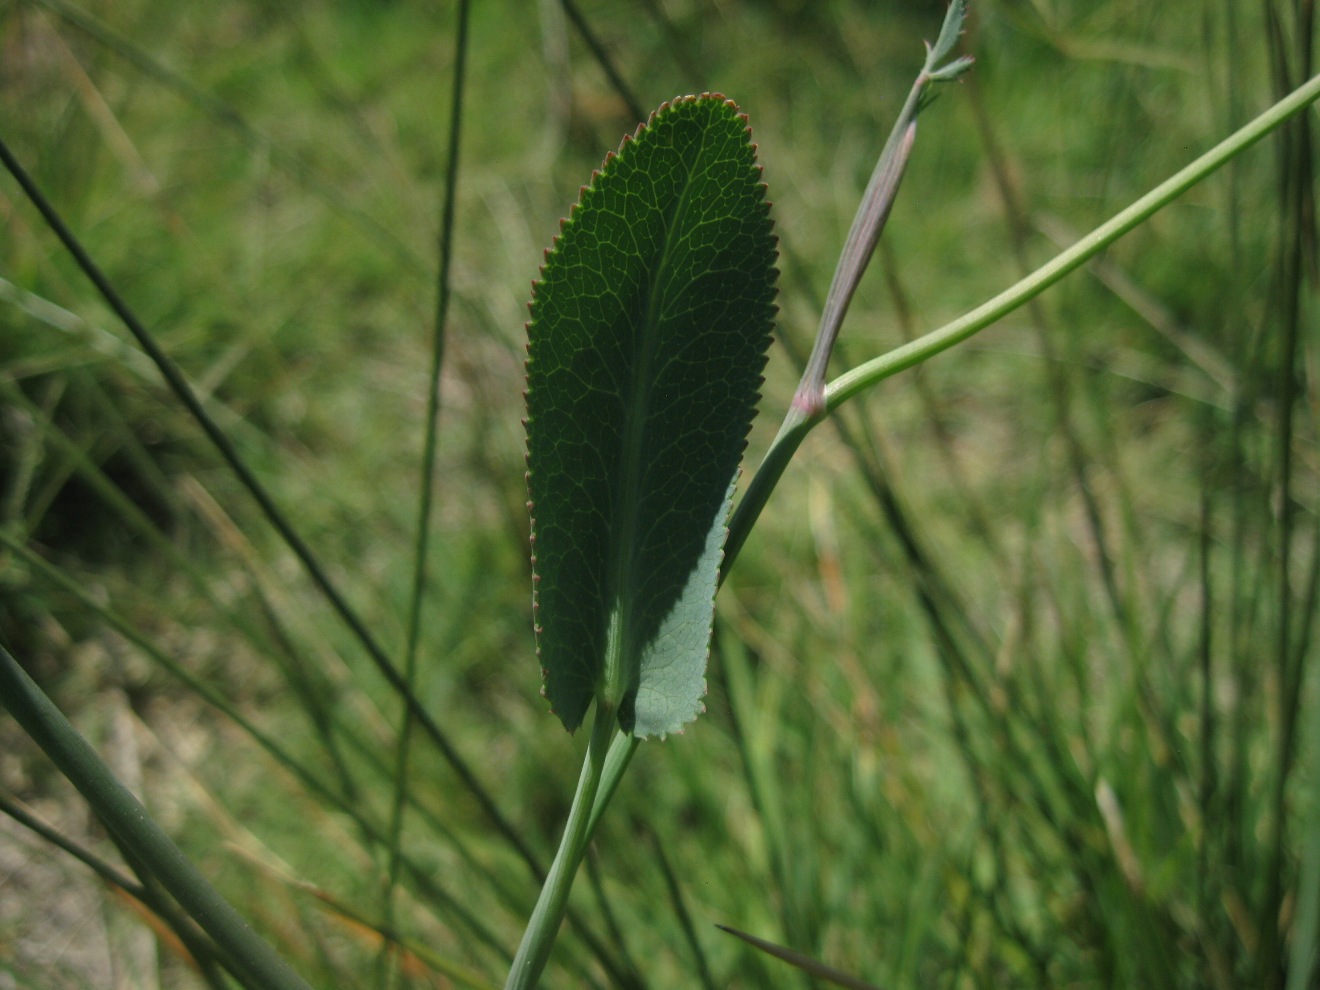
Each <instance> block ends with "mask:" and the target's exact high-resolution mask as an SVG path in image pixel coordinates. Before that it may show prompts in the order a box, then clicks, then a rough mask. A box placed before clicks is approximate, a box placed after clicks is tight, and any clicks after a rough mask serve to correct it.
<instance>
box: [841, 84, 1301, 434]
mask: <svg viewBox="0 0 1320 990" xmlns="http://www.w3.org/2000/svg"><path fill="white" fill-rule="evenodd" d="M1316 99H1320V76H1316V77H1315V78H1313V79H1311V80H1310V81H1308V82H1307V83H1305V84H1304V85H1302V86H1300V87H1298V88H1297V89H1295V90H1294V91H1293V92H1292V93H1290V94H1289V95H1288V96H1286V97H1284V98H1283V99H1282V100H1280V101H1279V102H1278V103H1276V104H1274V106H1272V107H1270V108H1269V109H1268V110H1266V111H1265V112H1264V113H1262V114H1260V116H1258V117H1256V119H1255V120H1253V121H1252V122H1251V123H1249V124H1247V125H1246V126H1245V127H1243V128H1241V129H1240V130H1238V131H1237V132H1236V133H1234V134H1233V135H1231V136H1230V137H1227V138H1225V139H1224V140H1223V141H1221V142H1220V143H1219V144H1217V145H1215V146H1214V147H1213V148H1211V149H1210V150H1209V151H1207V152H1206V153H1205V154H1203V155H1202V156H1201V157H1200V158H1198V159H1196V161H1194V162H1192V163H1191V164H1190V165H1188V166H1187V167H1186V168H1184V169H1182V170H1181V171H1180V172H1178V173H1176V174H1175V175H1173V176H1172V177H1171V178H1169V179H1166V180H1165V181H1164V182H1162V183H1160V184H1159V185H1158V186H1156V187H1155V188H1154V189H1152V190H1151V191H1150V192H1148V193H1147V194H1146V195H1144V196H1142V197H1141V198H1140V199H1138V200H1137V201H1136V202H1135V203H1133V204H1132V205H1131V206H1129V207H1128V208H1127V209H1125V210H1123V211H1121V212H1120V213H1118V214H1116V215H1115V216H1113V217H1112V218H1110V219H1109V220H1108V221H1106V222H1105V223H1103V224H1101V225H1100V226H1099V227H1097V228H1096V229H1095V230H1093V231H1091V233H1089V234H1087V235H1086V236H1085V237H1083V238H1082V239H1081V240H1079V241H1078V242H1077V243H1076V244H1074V245H1073V246H1072V247H1070V248H1068V249H1067V250H1066V251H1063V252H1061V253H1060V254H1058V255H1056V256H1055V257H1054V258H1053V259H1052V260H1051V261H1049V262H1048V263H1046V264H1044V265H1042V266H1041V267H1040V268H1038V269H1036V271H1034V272H1032V273H1031V274H1030V275H1028V276H1027V277H1026V278H1024V279H1022V280H1021V281H1019V282H1018V283H1017V284H1016V285H1014V286H1012V287H1011V288H1008V289H1006V290H1004V291H1003V292H1001V293H1000V294H999V295H997V296H995V297H994V298H993V299H991V300H990V301H989V302H987V303H984V304H983V305H981V306H978V307H977V308H976V309H974V310H972V311H971V312H970V313H968V314H967V315H966V316H963V317H961V318H960V319H957V320H954V321H953V322H952V323H949V324H947V325H945V326H943V327H941V328H940V329H938V330H934V331H932V332H931V333H928V334H926V335H925V336H924V337H921V338H919V339H917V340H914V341H913V342H912V343H910V344H905V345H904V346H902V347H898V348H895V349H894V350H892V351H890V352H889V353H888V354H885V355H882V356H881V357H878V358H873V359H872V360H870V361H867V362H865V363H864V364H861V365H858V366H857V367H856V368H854V369H853V370H851V371H849V372H847V373H846V374H843V375H840V376H839V377H838V378H836V379H835V380H834V381H833V382H831V383H830V385H829V387H828V388H827V389H826V390H825V409H826V412H833V411H834V410H835V409H837V408H838V407H839V406H840V405H842V404H843V403H844V402H846V401H847V400H848V399H850V398H852V397H853V396H854V395H856V394H857V393H859V392H862V391H865V390H866V389H868V388H870V387H871V386H873V385H876V384H878V383H879V382H881V381H884V379H886V378H889V377H890V376H892V375H895V374H897V373H898V372H900V371H906V370H907V369H908V368H911V367H913V366H915V365H918V364H920V363H921V362H922V361H925V360H926V359H928V358H931V357H934V356H935V355H936V354H939V353H941V352H942V351H946V350H948V349H949V348H950V347H952V346H953V345H954V344H959V343H962V341H964V340H966V339H967V338H969V337H971V336H972V335H973V334H975V333H976V332H977V331H979V330H984V329H985V328H986V327H988V326H989V325H990V324H992V323H994V322H996V321H998V320H1000V319H1002V318H1003V317H1004V316H1006V315H1007V314H1009V313H1011V312H1013V310H1015V309H1017V308H1018V307H1019V306H1021V305H1022V304H1023V303H1025V302H1027V300H1029V299H1033V298H1035V297H1036V296H1038V295H1040V294H1041V293H1042V292H1044V291H1045V290H1046V289H1048V288H1049V287H1050V286H1052V285H1053V284H1054V283H1055V282H1058V281H1059V280H1060V279H1062V278H1063V277H1064V276H1065V275H1068V274H1070V273H1071V272H1073V271H1074V270H1076V269H1077V268H1079V267H1080V266H1081V265H1083V264H1084V263H1086V262H1087V261H1089V260H1090V259H1091V258H1093V257H1095V256H1096V255H1097V254H1099V253H1100V252H1101V251H1103V250H1104V249H1105V248H1107V247H1109V245H1111V244H1113V243H1114V241H1116V240H1118V239H1119V238H1120V237H1122V236H1123V235H1124V234H1126V233H1128V232H1129V231H1130V230H1132V229H1133V228H1135V227H1137V226H1139V225H1141V224H1142V223H1144V222H1145V221H1146V220H1148V219H1150V217H1151V216H1152V215H1154V214H1155V213H1156V212H1157V211H1159V210H1160V209H1162V208H1163V207H1165V206H1167V205H1168V204H1169V203H1171V202H1172V201H1173V200H1175V199H1177V198H1178V197H1179V196H1181V195H1182V194H1183V193H1185V192H1186V191H1187V190H1188V189H1190V188H1191V187H1192V186H1194V185H1196V184H1197V183H1198V182H1200V181H1201V180H1202V179H1204V178H1205V177H1206V176H1208V175H1210V174H1211V173H1212V172H1214V171H1215V170H1216V169H1218V168H1219V167H1220V166H1222V165H1223V164H1224V163H1225V162H1227V161H1229V160H1230V159H1232V158H1233V157H1235V156H1237V155H1239V154H1241V153H1242V152H1243V151H1245V150H1246V149H1247V148H1249V147H1251V146H1252V145H1253V144H1255V143H1256V142H1257V141H1259V140H1260V139H1261V138H1263V137H1265V135H1267V134H1269V133H1270V132H1271V131H1273V130H1275V129H1276V128H1278V127H1279V126H1281V125H1282V124H1283V123H1284V122H1286V121H1287V120H1288V119H1289V118H1291V117H1293V116H1294V115H1296V114H1298V113H1300V112H1301V111H1302V110H1304V109H1306V108H1307V107H1308V106H1310V105H1311V104H1312V103H1314V102H1315V101H1316Z"/></svg>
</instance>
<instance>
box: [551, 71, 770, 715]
mask: <svg viewBox="0 0 1320 990" xmlns="http://www.w3.org/2000/svg"><path fill="white" fill-rule="evenodd" d="M775 258H776V251H775V239H774V235H773V234H772V232H771V222H770V216H769V205H768V204H767V203H766V201H765V188H764V186H763V184H762V182H761V172H760V168H759V167H758V166H757V164H756V153H755V148H754V146H753V145H752V144H751V140H750V132H749V130H748V127H747V119H746V117H744V116H743V115H742V114H741V113H740V112H739V110H738V108H737V107H736V106H734V105H733V104H732V103H730V102H729V101H727V100H725V99H724V98H723V97H720V96H712V95H709V94H708V95H704V96H698V97H684V98H681V99H677V100H674V101H673V102H671V103H668V104H666V105H665V106H663V107H661V108H660V109H659V110H657V111H656V112H655V113H654V114H652V115H651V119H650V120H649V121H648V122H647V123H646V124H645V125H643V126H642V127H640V128H638V130H637V133H636V134H635V135H634V136H633V137H631V138H625V139H624V142H623V144H622V145H621V146H620V148H619V151H618V152H617V153H616V154H612V155H610V156H609V157H608V158H606V160H605V164H604V165H603V166H602V167H601V170H600V171H599V172H598V173H596V175H595V176H593V179H592V182H591V184H590V185H589V186H586V187H585V188H584V189H583V190H582V194H581V198H580V199H579V201H578V203H577V205H576V206H575V207H574V209H573V212H572V214H571V215H570V217H569V219H568V220H567V221H566V222H565V223H564V225H563V229H562V231H561V233H560V235H559V237H558V238H557V240H556V242H555V246H554V247H553V248H552V249H551V251H550V252H549V253H548V254H547V257H546V264H545V267H544V269H543V270H542V277H541V279H540V281H539V282H538V283H537V284H536V286H535V287H534V289H533V294H532V304H531V315H532V318H531V322H530V323H529V324H528V337H529V342H528V359H527V466H528V475H527V477H528V492H529V495H530V506H531V511H532V541H533V543H532V546H533V550H532V552H533V558H532V562H533V572H534V579H533V580H534V603H535V610H536V611H535V614H536V633H537V651H538V653H539V655H540V659H541V666H542V669H543V673H544V676H545V693H546V696H547V697H548V698H549V699H550V703H551V706H552V707H553V709H554V711H555V713H556V714H557V715H558V716H559V718H560V719H561V720H562V721H563V723H564V726H565V727H566V728H567V729H569V730H570V731H572V730H573V729H576V728H577V726H578V725H579V724H581V722H582V718H583V716H584V715H585V713H586V710H587V708H588V707H589V705H590V703H591V700H592V699H593V698H596V699H598V701H599V703H601V704H602V705H604V706H607V707H608V708H609V709H610V710H612V711H615V712H617V713H618V717H619V722H620V725H621V726H622V727H623V728H624V730H625V731H630V732H634V733H635V734H636V735H638V736H640V737H645V736H649V735H655V734H664V733H668V732H673V731H676V730H678V729H679V728H681V727H682V726H683V725H685V724H686V723H688V722H690V721H692V720H693V719H694V718H696V716H697V715H698V714H699V713H700V712H701V709H702V700H701V699H702V697H703V696H704V694H705V669H706V658H707V654H708V651H709V645H710V629H711V623H712V620H713V615H714V597H715V589H716V581H717V577H718V571H719V562H720V557H721V554H722V548H723V544H724V538H725V534H726V526H727V520H728V514H729V506H730V502H731V498H732V493H733V485H734V482H735V480H736V478H737V473H738V465H739V462H740V460H741V457H742V451H743V447H744V446H745V444H746V438H747V433H748V431H749V429H750V428H751V422H752V417H753V416H754V415H755V410H756V402H757V399H758V398H759V396H758V389H759V388H760V384H761V372H762V370H763V368H764V366H765V358H766V350H767V349H768V347H769V344H770V334H771V329H772V327H773V321H774V292H775V278H776V276H777V272H776V270H775V267H774V264H775Z"/></svg>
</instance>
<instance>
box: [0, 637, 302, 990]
mask: <svg viewBox="0 0 1320 990" xmlns="http://www.w3.org/2000/svg"><path fill="white" fill-rule="evenodd" d="M0 704H3V705H4V707H5V708H7V709H8V710H9V713H10V714H11V715H13V716H14V718H15V719H16V720H17V721H18V723H19V725H21V726H22V727H23V729H24V731H26V732H27V734H28V735H29V736H31V737H32V739H33V740H34V741H35V742H36V743H37V745H38V746H40V747H41V748H42V750H43V751H44V752H45V753H46V755H47V756H49V757H50V759H51V761H52V762H53V763H54V764H55V765H56V766H57V767H59V769H60V772H61V773H63V774H64V775H65V776H66V777H68V778H69V781H70V782H71V783H72V784H73V785H74V786H75V787H76V788H77V789H78V790H79V792H80V793H82V795H83V797H85V798H86V799H87V801H88V803H89V804H90V805H91V806H92V808H93V809H94V810H95V812H96V814H97V816H98V817H99V818H100V819H101V820H102V821H103V822H104V823H105V824H106V827H107V828H109V829H111V830H113V831H114V832H115V834H116V835H117V836H118V838H119V839H120V841H122V842H123V843H124V844H125V845H126V846H128V847H129V848H131V849H132V850H133V852H134V853H135V854H136V855H137V856H138V857H139V858H140V859H141V860H142V862H143V863H145V864H146V865H147V866H148V867H149V868H150V869H151V870H152V872H153V874H154V876H155V877H156V878H157V879H158V880H159V881H160V883H161V885H162V886H163V887H164V888H165V889H166V890H168V891H169V892H170V894H171V896H173V897H174V898H175V899H176V900H178V902H179V903H180V904H181V905H182V906H183V908H184V910H186V911H187V912H188V913H189V914H190V915H191V916H192V917H193V919H194V920H195V921H196V922H197V923H198V924H199V925H200V926H201V927H202V928H203V930H204V931H206V932H207V934H209V935H210V936H211V938H213V939H215V942H216V944H217V945H219V946H220V948H221V949H223V950H224V951H225V952H226V953H227V954H228V955H229V957H230V958H231V961H232V962H233V964H234V965H235V966H236V967H238V969H239V971H240V972H241V974H242V976H243V978H244V979H245V980H246V981H248V982H250V983H251V984H252V985H253V986H257V987H262V988H265V990H310V988H308V986H307V984H306V983H304V982H303V980H302V978H301V977H300V976H298V974H297V973H295V972H294V971H293V970H292V969H291V968H290V967H289V965H288V964H287V963H286V962H284V960H283V959H281V958H280V957H279V956H278V955H276V953H275V951H274V950H273V949H271V947H270V946H269V945H267V944H266V943H265V942H264V941H263V940H262V939H261V938H260V936H258V935H257V934H256V932H254V931H253V930H252V928H251V927H250V926H249V925H248V923H247V922H246V921H244V920H243V918H242V917H241V916H240V915H239V914H238V912H237V911H235V910H234V909H233V908H232V907H231V906H230V905H229V902H228V901H226V900H225V899H224V897H222V896H221V895H220V893H219V891H217V890H216V889H215V888H214V887H212V886H211V884H210V882H209V881H208V880H207V879H206V878H205V877H204V876H202V874H201V873H200V872H199V871H198V869H197V867H195V866H194V865H193V864H192V862H191V861H190V860H189V859H188V858H187V857H185V856H184V855H183V853H182V852H181V851H180V850H179V847H178V846H176V845H175V844H174V842H173V841H172V840H171V839H170V837H169V836H167V835H166V834H165V832H164V831H163V830H162V829H161V827H160V826H159V825H157V824H156V822H155V820H154V819H152V817H151V816H150V815H149V814H148V813H147V809H146V808H144V807H142V805H141V803H139V801H138V799H137V798H135V797H134V796H133V795H132V794H131V793H130V792H129V790H128V789H127V788H126V787H124V785H123V784H121V783H120V782H119V781H118V780H117V779H116V778H115V776H114V774H112V773H111V772H110V769H109V768H108V767H107V766H106V765H105V763H104V762H102V760H101V758H100V757H99V756H97V755H96V752H95V751H94V750H93V749H92V747H91V746H89V745H88V743H87V741H86V740H85V739H83V737H82V736H81V735H79V733H78V731H77V730H76V729H74V727H73V726H72V725H70V724H69V721H68V719H66V718H65V717H64V715H63V714H62V713H61V712H60V710H59V709H58V708H56V707H55V705H54V704H53V703H52V702H51V700H50V699H49V698H47V697H46V695H45V693H44V692H43V691H42V690H41V689H40V688H39V687H37V685H36V684H35V683H34V682H33V680H32V679H31V678H30V677H28V676H27V674H26V673H25V672H24V670H23V668H22V667H20V666H19V665H18V661H17V660H15V659H14V658H13V657H12V656H10V654H9V651H8V650H6V649H4V647H0Z"/></svg>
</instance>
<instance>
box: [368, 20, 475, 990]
mask: <svg viewBox="0 0 1320 990" xmlns="http://www.w3.org/2000/svg"><path fill="white" fill-rule="evenodd" d="M471 7H472V4H471V3H470V0H462V2H461V3H459V5H458V27H457V31H456V34H455V40H454V76H453V81H452V83H451V86H450V92H451V94H452V103H451V106H450V117H449V161H448V166H447V168H446V175H445V194H444V205H443V207H442V208H441V218H440V243H439V248H440V270H439V273H438V275H437V292H436V312H435V325H434V326H433V327H432V337H431V375H430V379H429V382H428V387H427V393H426V434H425V440H424V442H423V445H422V467H421V478H420V481H419V485H418V487H419V490H420V494H419V495H418V499H417V533H416V548H415V551H414V555H413V579H412V592H411V595H410V596H409V602H408V635H407V646H406V648H405V653H404V661H403V680H404V683H405V684H406V685H407V686H408V691H409V692H410V693H411V692H414V691H415V690H416V687H417V649H418V644H419V643H420V641H421V632H422V600H423V595H424V593H425V590H426V573H427V566H426V565H427V560H428V551H429V549H430V536H431V507H432V504H433V501H434V498H433V496H434V494H435V461H436V447H437V446H438V444H437V436H438V433H439V419H440V371H441V368H442V367H443V366H444V354H445V327H446V324H447V322H448V319H449V301H450V297H451V292H450V284H449V271H450V262H451V259H452V257H453V242H454V213H455V202H456V200H457V198H458V158H459V136H460V134H461V133H462V120H463V80H464V73H465V69H466V66H467V31H468V13H469V11H470V9H471ZM415 724H416V719H415V718H414V717H413V711H412V709H411V708H410V707H408V706H407V705H405V706H404V708H403V724H402V725H401V726H400V728H399V739H398V748H397V750H396V752H395V766H394V800H393V804H392V805H391V807H390V823H389V832H388V842H389V849H390V856H389V867H388V869H387V871H386V873H387V879H386V886H385V912H384V913H385V923H386V926H387V927H389V928H391V929H392V928H393V927H394V908H395V897H394V894H395V889H396V888H397V887H398V883H399V873H400V868H401V866H402V859H403V856H402V848H401V843H402V837H403V819H404V810H405V808H406V807H407V804H408V758H409V755H410V752H411V748H412V738H413V729H414V726H415ZM388 948H389V943H388V942H387V943H385V944H384V946H383V947H382V951H386V952H387V951H388ZM388 982H389V981H387V985H388Z"/></svg>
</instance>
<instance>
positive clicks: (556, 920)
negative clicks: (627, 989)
mask: <svg viewBox="0 0 1320 990" xmlns="http://www.w3.org/2000/svg"><path fill="white" fill-rule="evenodd" d="M617 721H618V719H617V716H616V714H615V712H614V710H613V709H611V708H606V707H602V706H601V705H600V704H599V703H597V705H596V714H595V717H594V719H593V721H592V725H591V740H590V741H589V742H588V743H587V754H586V757H585V759H584V760H583V761H582V775H581V776H580V777H579V778H578V786H577V793H576V794H574V795H573V806H572V807H571V808H570V809H569V811H568V821H567V822H566V823H565V824H564V836H563V838H562V839H560V840H559V851H558V852H556V853H555V861H554V863H552V864H551V866H550V872H549V874H547V875H546V878H545V883H544V885H543V886H542V887H541V895H540V896H539V897H538V898H537V899H536V907H535V908H534V909H533V910H532V916H531V918H529V919H528V921H527V930H526V931H525V932H524V933H523V938H522V943H521V944H520V945H519V946H518V952H517V954H516V955H515V956H514V957H513V966H512V967H511V968H510V969H509V978H508V980H507V981H506V982H505V984H504V990H530V988H532V987H535V986H536V985H537V982H538V981H539V980H540V978H541V971H542V970H543V969H545V964H546V961H547V960H548V959H549V958H550V950H551V948H553V946H554V944H555V937H556V936H557V935H558V934H559V926H560V924H561V923H562V922H563V920H564V912H565V910H566V909H567V907H568V893H569V891H570V890H572V889H573V878H574V877H575V876H576V875H577V870H578V864H579V863H581V862H582V853H583V852H584V851H585V850H586V848H587V842H588V841H590V839H591V830H592V828H593V827H594V825H595V823H596V822H597V821H599V818H600V815H599V813H596V795H597V793H598V791H599V790H600V782H601V779H602V777H603V776H604V774H603V771H604V769H605V763H606V755H607V753H606V751H607V749H608V748H609V745H610V742H611V738H612V737H613V735H614V733H615V726H616V724H617ZM629 738H631V737H629ZM621 752H622V748H621ZM617 759H618V757H617V756H616V761H617ZM626 765H627V760H626V759H624V760H623V766H622V767H620V768H619V769H618V770H617V771H616V773H615V780H614V785H615V786H617V784H618V779H617V778H618V777H619V776H622V774H623V769H624V768H626ZM605 793H606V800H608V795H609V793H610V792H609V791H607V792H605ZM600 810H601V811H604V808H603V807H602V808H601V809H600Z"/></svg>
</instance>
